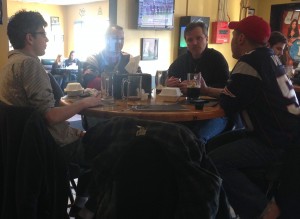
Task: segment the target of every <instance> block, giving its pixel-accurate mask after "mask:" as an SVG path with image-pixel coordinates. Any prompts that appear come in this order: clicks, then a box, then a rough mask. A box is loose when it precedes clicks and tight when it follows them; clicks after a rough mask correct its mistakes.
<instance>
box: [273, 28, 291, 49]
mask: <svg viewBox="0 0 300 219" xmlns="http://www.w3.org/2000/svg"><path fill="white" fill-rule="evenodd" d="M277 43H284V44H287V38H286V37H285V36H284V35H283V34H282V33H281V32H279V31H273V32H272V33H271V36H270V39H269V44H270V47H272V46H274V45H275V44H277Z"/></svg>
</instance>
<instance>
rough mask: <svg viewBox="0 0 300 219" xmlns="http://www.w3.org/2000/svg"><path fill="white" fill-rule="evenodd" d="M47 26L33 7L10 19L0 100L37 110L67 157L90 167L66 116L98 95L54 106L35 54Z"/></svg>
mask: <svg viewBox="0 0 300 219" xmlns="http://www.w3.org/2000/svg"><path fill="white" fill-rule="evenodd" d="M46 26H47V22H46V21H45V20H44V18H43V17H42V15H41V14H40V13H39V12H33V11H25V10H21V11H19V12H17V13H16V14H15V15H13V16H12V17H11V19H10V20H9V23H8V26H7V34H8V38H9V40H10V43H11V44H12V46H13V48H14V50H13V51H10V52H9V54H8V62H7V64H6V65H5V66H4V67H3V68H2V69H1V70H0V101H1V102H3V103H4V104H7V105H13V106H28V107H33V108H34V109H36V110H37V111H39V112H40V113H41V115H42V116H43V118H44V119H45V121H46V124H47V126H48V129H49V131H50V133H51V135H52V136H53V138H54V140H55V141H56V143H57V144H58V145H60V146H61V151H62V153H63V154H64V155H65V159H66V161H67V162H73V163H77V164H79V165H80V166H83V167H84V166H86V167H87V168H89V162H88V161H86V160H85V159H84V148H83V146H82V143H81V139H82V137H83V135H84V132H82V131H81V130H78V129H75V128H72V127H70V126H69V124H68V122H67V121H66V120H67V119H69V118H71V117H72V116H74V115H75V114H77V113H79V112H80V111H82V110H84V109H85V108H88V107H94V106H98V105H100V103H101V97H100V95H99V96H91V97H87V98H83V99H82V100H79V101H77V102H74V103H73V104H71V105H69V106H63V107H55V99H54V95H53V89H52V87H51V83H50V79H49V77H48V75H47V73H46V71H45V69H44V68H43V65H42V64H41V62H40V60H39V58H38V56H42V55H44V54H45V49H46V47H47V42H48V41H49V40H48V38H47V35H46V32H45V29H44V28H45V27H46ZM79 181H80V179H79ZM79 184H80V183H79ZM79 195H80V192H79ZM78 200H79V199H78Z"/></svg>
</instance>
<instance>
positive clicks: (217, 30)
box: [211, 21, 230, 43]
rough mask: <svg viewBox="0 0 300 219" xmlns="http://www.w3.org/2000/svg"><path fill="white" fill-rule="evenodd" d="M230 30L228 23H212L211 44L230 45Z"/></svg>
mask: <svg viewBox="0 0 300 219" xmlns="http://www.w3.org/2000/svg"><path fill="white" fill-rule="evenodd" d="M229 39H230V30H229V28H228V22H227V21H216V22H212V36H211V43H229Z"/></svg>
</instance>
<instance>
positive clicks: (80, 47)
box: [74, 18, 109, 61]
mask: <svg viewBox="0 0 300 219" xmlns="http://www.w3.org/2000/svg"><path fill="white" fill-rule="evenodd" d="M108 25H109V22H108V21H107V20H95V19H88V18H87V19H85V20H82V21H76V22H75V23H74V50H75V51H76V56H77V58H78V59H80V60H82V61H84V60H86V58H87V57H88V56H90V55H92V54H95V53H98V52H99V51H101V50H102V49H103V48H104V46H105V38H104V34H105V32H106V29H107V27H108Z"/></svg>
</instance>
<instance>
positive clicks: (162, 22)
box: [137, 0, 175, 30]
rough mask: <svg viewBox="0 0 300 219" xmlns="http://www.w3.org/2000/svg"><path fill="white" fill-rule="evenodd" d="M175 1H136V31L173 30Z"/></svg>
mask: <svg viewBox="0 0 300 219" xmlns="http://www.w3.org/2000/svg"><path fill="white" fill-rule="evenodd" d="M174 5H175V0H138V19H137V28H138V29H150V30H158V29H160V30H170V29H173V28H174Z"/></svg>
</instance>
